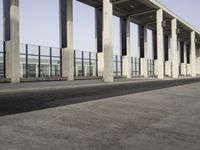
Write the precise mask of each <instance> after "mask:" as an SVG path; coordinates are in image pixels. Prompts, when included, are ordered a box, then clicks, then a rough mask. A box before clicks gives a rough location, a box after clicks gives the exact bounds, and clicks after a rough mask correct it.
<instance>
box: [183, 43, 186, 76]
mask: <svg viewBox="0 0 200 150" xmlns="http://www.w3.org/2000/svg"><path fill="white" fill-rule="evenodd" d="M183 53H184V54H183V57H184V62H183V68H182V69H183V75H184V76H186V75H187V43H186V42H184V51H183Z"/></svg>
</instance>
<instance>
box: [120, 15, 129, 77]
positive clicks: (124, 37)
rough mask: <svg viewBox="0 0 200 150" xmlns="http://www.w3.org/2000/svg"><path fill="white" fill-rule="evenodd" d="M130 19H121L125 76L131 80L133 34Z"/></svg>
mask: <svg viewBox="0 0 200 150" xmlns="http://www.w3.org/2000/svg"><path fill="white" fill-rule="evenodd" d="M130 21H131V19H130V17H128V18H127V19H126V20H124V19H121V42H122V44H121V48H122V55H123V74H124V75H125V76H127V78H131V37H130V36H131V33H130V30H131V29H130V24H131V23H130Z"/></svg>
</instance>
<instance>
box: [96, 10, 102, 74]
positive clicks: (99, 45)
mask: <svg viewBox="0 0 200 150" xmlns="http://www.w3.org/2000/svg"><path fill="white" fill-rule="evenodd" d="M95 40H96V50H97V53H98V54H97V56H98V75H99V76H103V72H104V61H103V10H102V8H95Z"/></svg>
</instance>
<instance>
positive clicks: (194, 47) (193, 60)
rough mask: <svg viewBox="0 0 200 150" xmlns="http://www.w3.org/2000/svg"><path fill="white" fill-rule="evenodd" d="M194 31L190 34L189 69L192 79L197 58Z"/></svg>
mask: <svg viewBox="0 0 200 150" xmlns="http://www.w3.org/2000/svg"><path fill="white" fill-rule="evenodd" d="M195 39H196V38H195V31H192V32H191V61H190V62H191V68H192V77H196V75H197V71H196V69H197V65H196V62H197V57H196V43H195Z"/></svg>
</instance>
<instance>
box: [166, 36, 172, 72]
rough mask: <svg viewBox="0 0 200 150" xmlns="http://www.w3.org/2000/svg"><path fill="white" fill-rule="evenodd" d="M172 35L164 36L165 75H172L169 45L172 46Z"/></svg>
mask: <svg viewBox="0 0 200 150" xmlns="http://www.w3.org/2000/svg"><path fill="white" fill-rule="evenodd" d="M169 37H170V36H168V35H166V36H164V52H165V54H164V57H165V67H164V69H165V75H167V76H170V74H171V65H170V61H169V47H170V45H169V44H170V42H169V40H170V38H169Z"/></svg>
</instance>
